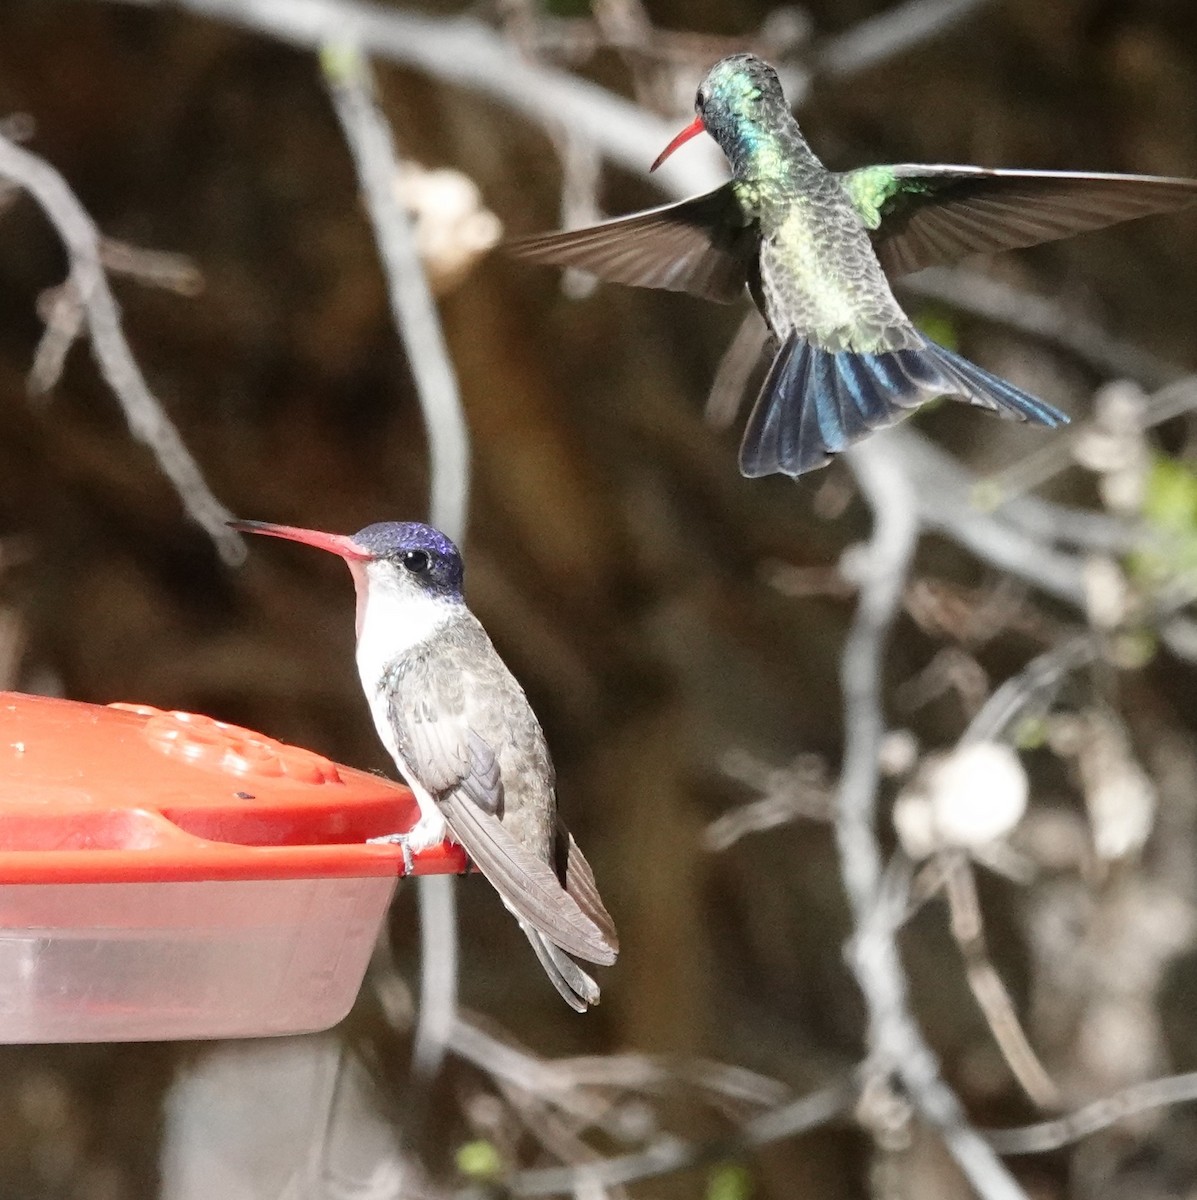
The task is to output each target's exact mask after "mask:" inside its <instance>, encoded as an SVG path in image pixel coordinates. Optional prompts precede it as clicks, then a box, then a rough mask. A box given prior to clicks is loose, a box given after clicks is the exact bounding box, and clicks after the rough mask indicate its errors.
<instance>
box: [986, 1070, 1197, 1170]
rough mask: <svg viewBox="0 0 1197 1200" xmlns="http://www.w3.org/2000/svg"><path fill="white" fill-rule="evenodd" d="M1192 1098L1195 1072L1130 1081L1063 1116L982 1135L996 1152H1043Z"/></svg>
mask: <svg viewBox="0 0 1197 1200" xmlns="http://www.w3.org/2000/svg"><path fill="white" fill-rule="evenodd" d="M1193 1100H1197V1071H1190V1072H1188V1073H1187V1074H1184V1075H1167V1076H1165V1077H1164V1078H1162V1079H1153V1080H1151V1081H1150V1082H1148V1083H1136V1084H1132V1085H1131V1086H1130V1087H1128V1088H1123V1089H1122V1091H1120V1092H1115V1093H1114V1095H1112V1096H1107V1097H1106V1098H1105V1099H1104V1100H1095V1101H1094V1102H1093V1103H1092V1104H1087V1105H1085V1107H1084V1108H1081V1109H1078V1110H1077V1111H1076V1112H1074V1113H1069V1115H1068V1116H1066V1117H1058V1118H1057V1119H1056V1120H1054V1121H1040V1122H1039V1123H1038V1124H1037V1125H1022V1126H1020V1127H1018V1128H1017V1129H987V1130H985V1131H984V1137H985V1140H986V1141H987V1142H988V1143H989V1144H990V1145H991V1146H992V1147H993V1148H994V1149H995V1150H996V1151H997V1152H998V1153H999V1154H1043V1153H1045V1152H1046V1151H1048V1150H1058V1149H1060V1147H1061V1146H1068V1145H1071V1144H1072V1143H1073V1142H1079V1141H1080V1140H1081V1139H1082V1138H1086V1137H1089V1135H1090V1134H1093V1133H1097V1132H1098V1131H1099V1130H1102V1129H1107V1128H1108V1127H1109V1126H1111V1125H1114V1124H1116V1123H1117V1122H1118V1121H1123V1120H1125V1119H1126V1118H1127V1117H1133V1116H1134V1115H1135V1114H1136V1113H1141V1112H1147V1111H1149V1110H1150V1109H1153V1108H1163V1107H1164V1106H1165V1105H1168V1104H1184V1103H1188V1102H1190V1101H1193Z"/></svg>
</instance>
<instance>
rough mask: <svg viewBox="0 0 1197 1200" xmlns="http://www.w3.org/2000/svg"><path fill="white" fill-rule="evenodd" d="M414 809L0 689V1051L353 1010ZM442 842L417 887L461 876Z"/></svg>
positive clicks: (241, 1029) (391, 798) (392, 789)
mask: <svg viewBox="0 0 1197 1200" xmlns="http://www.w3.org/2000/svg"><path fill="white" fill-rule="evenodd" d="M418 815H419V814H418V809H417V806H416V803H415V799H414V797H413V796H412V794H411V792H409V791H408V790H407V788H405V787H401V786H400V785H398V784H395V783H391V782H390V781H388V780H386V779H382V778H380V777H378V776H376V775H370V774H367V773H366V772H363V771H355V770H353V769H352V768H350V767H344V766H340V765H338V764H336V763H333V762H330V761H329V760H328V759H326V758H322V757H321V756H320V755H318V754H313V753H312V752H311V751H308V750H303V749H300V748H299V747H297V746H288V745H285V744H284V743H282V742H277V741H274V740H273V739H272V738H268V737H266V736H264V735H263V734H260V733H253V732H251V731H249V730H247V729H240V728H238V727H237V726H235V725H228V724H225V723H223V722H221V721H214V720H212V719H211V718H210V717H204V716H198V715H196V714H193V713H183V712H163V711H161V710H159V709H156V708H150V707H148V706H146V705H133V704H113V705H109V706H108V707H103V706H100V705H94V704H79V703H76V702H74V701H69V700H58V699H51V698H46V697H41V696H25V695H19V694H17V693H12V692H0V1043H12V1042H84V1041H143V1040H158V1039H168V1038H217V1037H219V1038H234V1037H262V1036H267V1035H273V1034H294V1033H310V1032H314V1031H316V1030H320V1029H327V1028H328V1027H329V1026H331V1025H334V1024H336V1022H337V1021H339V1020H340V1019H341V1018H342V1017H343V1016H344V1015H345V1014H346V1013H347V1012H348V1011H349V1008H350V1006H351V1005H352V1003H353V1000H354V997H355V996H356V995H357V991H358V988H359V987H360V985H361V981H362V977H363V975H364V974H365V970H366V964H367V962H368V961H369V958H370V953H371V950H372V948H373V946H374V942H375V939H376V938H377V936H378V933H379V930H380V928H381V926H382V922H383V919H384V917H385V915H386V911H387V906H388V905H389V903H390V900H391V896H392V895H393V893H394V890H395V883H396V879H397V877H398V876H399V875H402V874H404V873H405V871H404V865H403V855H402V852H401V850H400V848H399V847H398V846H394V845H369V844H367V843H368V839H370V838H372V837H379V836H383V835H385V834H388V833H395V832H402V831H404V830H407V829H410V828H411V827H412V825H413V824H414V823H415V821H416V819H417V817H418ZM465 868H466V860H465V856H464V854H463V853H462V851H461V848H460V847H458V846H455V845H451V844H448V843H443V844H441V845H437V846H433V847H431V848H429V849H428V850H425V851H421V852H418V853H416V854H415V855H414V856H413V874H417V875H421V874H425V875H426V874H446V873H455V872H460V871H463V870H465Z"/></svg>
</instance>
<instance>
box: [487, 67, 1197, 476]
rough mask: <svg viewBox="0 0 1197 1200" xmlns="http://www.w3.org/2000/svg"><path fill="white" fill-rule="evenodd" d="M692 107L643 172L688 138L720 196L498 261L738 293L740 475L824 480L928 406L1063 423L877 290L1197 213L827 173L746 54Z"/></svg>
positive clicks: (1077, 193) (1039, 180) (1161, 185)
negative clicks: (766, 350)
mask: <svg viewBox="0 0 1197 1200" xmlns="http://www.w3.org/2000/svg"><path fill="white" fill-rule="evenodd" d="M695 109H696V112H697V115H696V116H695V118H694V121H693V122H692V123H691V124H690V125H688V126H686V128H685V129H683V130H682V131H681V133H679V134H678V135H677V137H675V138H674V139H673V141H672V142H670V143H669V145H668V146H666V147H665V149H664V151H662V153H661V155H660V156H659V157H658V158H657V161H656V162H655V163H653V165H652V168H651V169H652V170H656V168H657V167H658V166H660V165H661V163H663V162H664V161H665V159H667V158H668V157H669V156H670V155H671V154H672V153H673V152H674V151H675V150H676V149H677V148H678V147H679V146H681V145H682V144H683V143H684V142H687V141H689V139H690V138H692V137H694V136H695V135H696V134H699V133H702V132H703V131H705V132H707V133H709V134H710V135H711V136H712V137H713V138H714V139H715V141H716V142H718V144H719V148H720V149H721V150H722V151H723V153H724V154H725V155H726V156H727V158H728V161H729V162H730V164H731V173H732V177H731V180H730V181H729V182H728V183H726V184H724V185H723V186H722V187H719V188H716V189H715V191H713V192H708V193H707V194H705V195H702V196H696V197H694V198H693V199H690V200H685V201H683V202H682V203H680V204H669V205H665V206H663V207H661V208H654V209H649V210H648V211H646V212H640V213H634V214H632V215H631V216H626V217H620V218H617V219H616V220H612V221H605V222H603V223H602V224H599V225H593V226H590V227H588V228H585V229H577V230H572V231H568V232H561V233H550V234H545V235H540V236H536V237H530V238H524V239H521V240H518V241H514V242H511V243H510V244H509V249H511V250H512V251H513V252H515V253H517V254H520V255H523V256H525V257H528V258H533V259H538V260H540V261H543V262H550V263H556V264H559V265H562V266H569V267H579V268H581V269H583V270H585V271H589V272H591V273H592V274H594V275H597V276H598V277H599V278H601V279H606V280H610V281H612V282H615V283H626V284H633V285H636V286H639V287H657V288H668V289H670V290H672V291H681V292H691V293H693V294H694V295H697V296H705V297H706V298H708V299H711V300H719V301H724V302H730V301H734V300H736V299H737V298H738V297H739V296H740V295H741V294H742V292H743V290H744V287H745V285H747V287H748V290H749V292H750V293H751V295H752V298H753V300H754V301H755V303H756V306H757V308H758V309H759V310H760V312H761V313H762V315H763V316H764V318H765V321H766V323H767V324H768V327H769V330H770V332H771V334H772V336H773V338H774V339H775V340H776V343H777V346H778V349H777V353H776V357H775V358H774V359H773V363H772V366H771V367H770V369H769V373H768V375H767V376H766V379H765V382H764V385H763V386H762V388H761V392H760V395H759V396H758V398H757V401H756V404H755V406H754V408H753V410H752V414H751V416H750V417H749V419H748V425H747V428H746V429H745V432H744V440H743V443H742V444H741V447H740V469H741V471H742V472H743V474H745V475H746V476H749V477H756V476H761V475H770V474H774V473H777V472H780V473H782V474H785V475H792V476H798V475H801V474H803V473H804V472H806V471H810V470H813V469H814V468H816V467H821V466H824V465H825V464H826V463H827V462H828V461H830V458H831V456H832V455H834V454H838V453H839V452H840V451H842V450H845V449H847V447H849V446H851V445H852V444H853V443H854V442H857V441H859V440H860V439H861V438H863V437H865V436H866V435H867V434H869V433H870V432H871V431H872V430H874V429H881V428H883V427H885V426H887V425H892V424H894V423H895V422H896V421H899V420H901V419H902V417H904V416H906V415H907V414H908V413H909V412H910V411H911V410H912V409H914V408H917V407H918V406H919V405H920V404H922V403H923V402H925V401H927V400H930V399H932V398H933V397H935V396H951V397H953V398H955V399H958V400H963V401H965V402H967V403H969V404H975V405H978V406H980V407H982V408H987V409H990V410H991V411H993V412H996V413H997V414H998V415H999V416H1003V417H1012V418H1014V419H1016V420H1022V421H1034V422H1036V423H1037V424H1040V425H1047V426H1056V425H1062V424H1064V423H1066V422H1067V420H1068V418H1067V416H1065V414H1064V413H1062V412H1060V411H1059V410H1058V409H1055V408H1053V407H1052V406H1051V405H1050V404H1045V403H1044V402H1043V401H1042V400H1038V399H1036V398H1035V397H1034V396H1031V395H1029V394H1028V393H1026V392H1024V391H1022V390H1021V389H1020V388H1017V387H1015V386H1014V385H1013V384H1011V383H1007V382H1006V381H1005V380H1003V379H999V378H998V377H997V376H995V375H992V374H990V373H989V372H988V371H984V370H982V369H981V368H980V367H978V366H976V365H975V364H974V363H971V362H969V361H968V360H967V359H965V358H962V357H960V355H958V354H954V353H953V352H952V351H950V350H947V349H945V348H944V347H943V346H939V345H936V343H934V342H933V341H931V340H930V339H928V338H927V337H925V336H924V335H923V334H921V333H919V331H918V330H917V329H916V328H915V327H914V325H913V324H912V323H911V321H910V318H909V317H907V316H906V314H905V313H904V312H903V311H902V309H901V307H900V306H899V304H898V302H897V301H896V300H895V299H894V296H893V293H892V292H891V291H890V285H889V279H890V278H893V277H896V276H899V275H904V274H907V273H908V272H911V271H919V270H921V269H922V268H923V267H929V266H932V265H933V264H936V263H949V262H954V261H956V260H957V259H960V258H964V257H965V256H967V255H969V254H974V253H978V252H984V251H992V250H1001V249H1007V248H1010V247H1015V246H1030V245H1034V244H1035V243H1037V242H1045V241H1050V240H1052V239H1053V238H1060V237H1065V236H1067V235H1069V234H1073V233H1079V232H1081V231H1083V230H1088V229H1099V228H1101V227H1103V226H1105V225H1110V224H1113V223H1115V222H1117V221H1124V220H1128V219H1130V218H1132V217H1141V216H1146V215H1147V214H1149V213H1158V212H1166V211H1168V210H1171V209H1175V208H1180V207H1181V206H1183V205H1185V204H1188V203H1190V202H1192V201H1193V200H1194V199H1197V180H1192V179H1171V178H1164V177H1159V176H1150V175H1091V174H1080V173H1073V172H1063V171H1010V170H988V169H986V168H984V167H969V166H921V165H916V164H903V165H899V166H876V167H862V168H860V169H858V170H855V171H846V172H836V171H829V170H827V168H826V167H825V166H824V165H823V164H822V163H821V162H820V161H819V160H818V158H816V157H815V154H814V152H813V151H812V150H811V148H810V147H809V146H808V145H807V143H806V139H805V138H804V137H803V136H802V132H801V130H800V129H799V128H798V123H797V121H795V120H794V117H793V115H792V114H791V112H790V110H789V107H788V105H787V104H786V100H785V96H784V95H783V94H782V90H781V84H780V82H779V81H778V78H777V74H776V72H775V71H774V70H773V68H772V67H770V66H769V65H768V63H765V62H762V61H761V60H760V59H759V58H756V57H754V56H753V55H751V54H734V55H732V56H731V57H729V58H724V59H722V60H721V61H720V62H717V63H716V64H715V65H714V66H713V67H712V68H711V69H710V71H708V72H707V75H706V78H705V79H704V80H703V81H702V83H701V85H700V86H699V88H698V96H697V99H696V101H695Z"/></svg>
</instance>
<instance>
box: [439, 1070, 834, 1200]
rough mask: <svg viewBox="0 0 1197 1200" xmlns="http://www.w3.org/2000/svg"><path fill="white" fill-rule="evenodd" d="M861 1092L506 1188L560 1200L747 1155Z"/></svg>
mask: <svg viewBox="0 0 1197 1200" xmlns="http://www.w3.org/2000/svg"><path fill="white" fill-rule="evenodd" d="M856 1090H857V1088H856V1083H855V1081H845V1082H841V1083H838V1084H832V1085H831V1086H830V1087H826V1088H822V1089H820V1090H819V1091H817V1092H812V1093H811V1094H810V1095H809V1096H804V1097H802V1098H801V1099H800V1100H795V1101H793V1102H791V1103H790V1104H786V1105H783V1106H782V1107H781V1108H778V1109H773V1110H771V1111H769V1112H766V1113H763V1114H762V1115H761V1116H759V1117H754V1118H752V1119H751V1120H749V1121H746V1122H745V1123H744V1125H743V1126H742V1127H741V1128H740V1129H739V1130H738V1131H737V1132H736V1133H735V1134H733V1135H731V1136H730V1137H726V1138H720V1139H713V1140H711V1141H707V1142H687V1141H683V1140H681V1139H679V1138H666V1139H661V1140H659V1141H657V1142H654V1143H653V1144H652V1145H650V1146H648V1147H646V1148H645V1149H644V1150H639V1151H636V1152H635V1153H633V1154H623V1155H619V1156H617V1157H615V1158H604V1159H598V1160H597V1161H595V1162H592V1163H585V1164H583V1165H581V1166H576V1167H539V1168H536V1169H532V1170H526V1171H517V1172H515V1173H514V1174H513V1175H510V1176H508V1177H507V1178H506V1179H504V1181H503V1187H504V1190H505V1192H506V1193H507V1194H508V1195H513V1196H555V1195H561V1194H565V1193H572V1192H576V1191H578V1190H579V1189H582V1188H587V1187H595V1186H597V1187H617V1186H619V1185H621V1184H626V1183H636V1182H639V1181H640V1180H643V1179H656V1178H658V1177H660V1176H662V1175H672V1174H675V1173H676V1172H678V1171H689V1170H693V1169H695V1168H696V1167H703V1166H709V1165H710V1164H712V1163H717V1162H721V1161H723V1160H724V1159H728V1158H735V1157H736V1156H738V1155H742V1154H743V1153H744V1152H745V1151H746V1150H752V1149H756V1148H757V1147H760V1146H765V1145H768V1144H770V1143H772V1142H780V1141H784V1140H785V1139H787V1138H792V1137H797V1136H798V1135H799V1134H802V1133H808V1132H810V1130H812V1129H817V1128H818V1127H819V1126H820V1125H826V1124H827V1123H828V1122H829V1121H832V1120H834V1119H835V1118H836V1117H838V1116H839V1115H840V1114H841V1113H843V1112H845V1111H846V1110H847V1109H848V1108H849V1106H850V1105H851V1104H852V1101H853V1099H854V1098H855V1096H856ZM487 1194H488V1193H486V1192H484V1191H480V1190H478V1189H475V1188H467V1189H463V1190H462V1191H459V1192H458V1193H457V1198H458V1200H476V1198H480V1197H483V1196H485V1195H487Z"/></svg>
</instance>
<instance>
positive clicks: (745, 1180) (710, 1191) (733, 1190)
mask: <svg viewBox="0 0 1197 1200" xmlns="http://www.w3.org/2000/svg"><path fill="white" fill-rule="evenodd" d="M754 1190H755V1188H754V1187H753V1182H752V1174H751V1172H750V1171H749V1170H748V1168H747V1167H744V1166H741V1165H740V1164H739V1163H720V1164H719V1166H717V1167H715V1168H713V1169H712V1170H711V1173H710V1174H709V1175H708V1176H707V1194H706V1200H751V1197H752V1194H753V1191H754Z"/></svg>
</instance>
